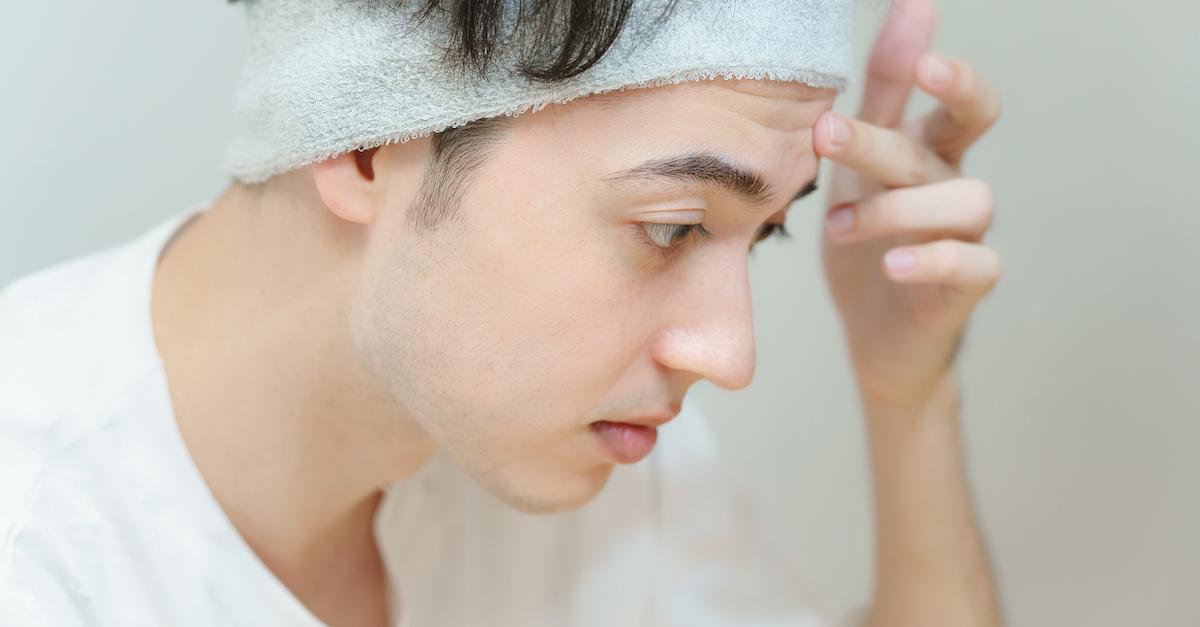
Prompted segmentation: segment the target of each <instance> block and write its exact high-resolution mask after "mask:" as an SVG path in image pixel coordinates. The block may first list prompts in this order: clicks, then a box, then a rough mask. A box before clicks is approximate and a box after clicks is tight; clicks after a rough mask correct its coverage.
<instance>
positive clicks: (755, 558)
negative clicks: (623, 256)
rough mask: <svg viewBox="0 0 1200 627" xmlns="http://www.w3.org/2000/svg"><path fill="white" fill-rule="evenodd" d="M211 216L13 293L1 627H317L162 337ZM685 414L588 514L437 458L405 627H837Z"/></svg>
mask: <svg viewBox="0 0 1200 627" xmlns="http://www.w3.org/2000/svg"><path fill="white" fill-rule="evenodd" d="M205 206H206V204H198V205H196V206H194V207H192V208H190V209H189V210H188V211H186V212H183V213H181V214H179V215H177V216H175V217H173V218H171V219H169V220H166V221H164V222H162V223H161V224H159V225H157V226H155V227H154V228H152V229H150V230H148V231H146V232H145V233H144V234H143V235H142V236H140V237H138V238H137V239H135V240H131V241H130V242H127V243H124V244H121V245H118V246H114V247H111V248H109V249H106V250H103V251H99V252H97V253H93V254H91V255H88V256H85V257H81V258H78V259H74V260H70V261H67V262H64V263H62V264H59V265H56V266H54V267H51V268H48V269H45V270H42V271H40V272H37V273H34V274H32V275H29V276H26V277H24V278H22V279H20V280H18V281H16V282H14V283H13V284H11V285H9V286H8V287H7V288H6V289H5V290H4V291H2V292H0V625H4V626H18V625H19V626H26V625H29V626H37V627H49V626H60V625H70V626H76V625H88V626H93V625H105V626H107V625H111V626H120V627H138V626H142V625H146V626H149V625H153V626H156V627H162V626H167V625H169V626H171V627H189V626H197V627H198V626H205V627H210V626H213V625H222V626H231V625H246V626H254V627H264V626H273V627H287V626H303V627H317V626H319V625H321V623H320V621H318V620H317V619H316V618H315V617H314V616H312V615H311V613H310V612H309V611H308V610H307V609H306V608H305V607H304V606H303V605H302V604H301V603H300V602H299V601H298V600H297V599H296V598H295V597H294V596H292V594H291V593H290V592H289V591H288V590H287V589H286V588H285V587H284V586H283V585H282V584H281V583H280V582H279V581H278V580H277V579H276V578H275V577H274V576H273V575H272V574H271V572H270V571H269V570H268V569H267V568H266V567H265V565H264V564H263V563H262V562H261V561H259V559H258V558H257V556H256V555H255V554H254V552H253V551H252V550H251V549H250V548H249V546H248V545H247V544H246V543H245V542H244V540H243V539H242V537H241V536H240V535H239V534H238V533H237V531H236V529H235V528H234V527H233V525H232V524H231V523H230V521H229V520H228V519H227V518H226V516H225V514H224V512H223V511H222V510H221V508H220V506H219V505H218V504H217V502H216V500H215V499H214V498H213V495H212V494H211V492H210V491H209V490H208V487H207V484H206V483H205V482H204V480H203V478H202V477H201V475H200V474H199V472H198V470H197V469H196V467H195V466H194V465H193V463H192V460H191V458H190V456H189V455H188V453H187V450H186V448H185V446H184V443H183V440H182V439H181V437H180V434H179V432H178V430H177V428H176V424H175V420H174V415H173V412H172V408H171V405H170V397H169V395H168V391H167V386H166V378H165V376H164V371H163V367H162V363H161V361H160V359H159V355H158V353H157V350H156V348H155V344H154V339H153V335H152V331H151V326H150V315H149V302H150V301H149V291H150V285H151V279H152V277H153V272H154V269H155V265H156V261H157V259H158V255H159V252H160V251H161V249H162V247H163V245H164V244H165V243H166V241H167V240H168V238H169V236H170V235H171V234H172V233H174V232H175V231H176V229H177V228H178V227H179V226H180V225H182V224H183V223H184V220H185V219H186V218H187V217H188V216H190V215H192V213H193V212H194V211H197V210H203V209H204V208H205ZM704 420H705V419H704V416H703V415H702V414H700V413H699V412H698V411H697V408H696V407H694V406H691V405H687V404H685V407H684V411H683V413H682V414H681V415H680V416H679V417H678V419H677V420H675V421H673V422H672V423H670V424H668V425H667V426H665V427H663V428H662V431H661V433H660V438H659V442H658V446H657V447H656V449H655V450H654V452H653V453H652V454H651V455H650V456H649V458H647V459H646V460H643V461H642V462H641V463H639V464H636V465H632V466H618V467H617V468H616V469H615V470H614V472H613V474H612V477H611V479H610V481H609V484H608V485H607V486H606V487H605V489H604V490H603V491H602V492H601V494H600V495H599V496H598V497H597V498H596V499H595V500H593V501H592V502H590V503H589V504H587V505H585V506H584V507H582V508H580V509H577V510H574V511H572V512H569V513H565V514H560V515H551V516H538V515H531V514H524V513H522V512H519V511H516V510H513V509H510V508H508V507H506V506H505V505H503V504H502V503H501V502H499V501H498V500H496V499H494V498H493V497H491V496H490V495H489V494H487V493H486V492H484V491H483V490H482V489H481V488H480V487H478V485H477V484H475V483H474V482H473V481H471V480H469V479H468V478H467V477H466V476H465V475H463V474H461V473H460V472H459V471H458V469H457V467H455V466H454V465H453V464H451V463H449V462H448V461H447V459H446V458H444V457H442V456H436V457H435V458H434V459H433V460H432V461H431V462H430V463H429V464H428V465H427V466H426V467H424V468H423V469H422V470H421V471H420V472H419V473H418V474H417V475H416V476H414V477H413V478H411V480H409V481H406V482H404V483H402V484H397V485H394V486H392V487H391V488H390V490H389V491H388V493H387V496H386V498H385V499H384V502H383V506H382V507H381V509H380V513H379V515H378V516H377V518H376V534H377V537H378V538H379V544H380V547H381V551H382V552H383V556H384V562H385V565H386V568H387V570H388V573H389V578H390V580H391V583H392V593H393V595H394V597H393V600H395V599H396V598H398V599H399V606H400V611H399V620H398V622H396V623H395V624H396V625H398V626H401V627H442V626H445V627H450V626H456V627H464V626H474V625H480V626H484V625H486V626H488V627H509V626H511V627H537V626H546V627H550V626H572V627H573V626H581V627H593V626H595V627H599V626H602V625H603V626H610V625H611V626H620V627H636V626H643V625H644V626H649V625H656V626H657V625H679V626H687V627H715V626H729V627H732V626H735V625H736V626H739V627H756V626H757V627H766V626H773V627H783V626H790V627H812V626H816V625H823V624H825V623H823V622H822V621H821V619H820V618H819V617H818V615H817V614H816V613H815V611H814V610H813V609H812V607H813V606H812V605H811V603H810V602H809V601H808V600H806V599H804V598H803V597H802V594H803V593H804V591H805V590H806V589H807V584H806V583H805V582H804V581H803V580H801V578H800V577H799V576H798V575H797V573H796V569H795V568H794V559H793V558H790V557H787V556H788V555H789V554H788V552H787V551H786V550H784V548H785V547H781V546H775V545H772V544H771V543H770V542H769V541H768V540H767V538H768V536H767V535H765V534H763V533H762V528H761V527H759V525H758V521H757V519H756V518H754V516H753V514H752V511H751V508H750V505H749V503H748V502H747V501H746V500H745V499H744V497H742V496H741V493H740V492H738V491H736V490H734V488H733V487H732V485H731V484H729V483H728V482H727V481H726V479H725V476H724V475H723V474H722V472H721V470H720V468H719V466H718V465H717V458H716V450H715V447H714V442H713V440H712V437H711V434H710V432H709V430H708V427H707V426H706V424H705V422H704Z"/></svg>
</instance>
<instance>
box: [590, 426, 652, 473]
mask: <svg viewBox="0 0 1200 627" xmlns="http://www.w3.org/2000/svg"><path fill="white" fill-rule="evenodd" d="M591 429H592V433H594V434H595V435H596V437H597V438H598V439H599V440H600V444H601V445H603V447H604V449H605V450H606V451H607V452H608V454H609V455H610V456H611V457H612V458H613V459H614V460H616V461H617V462H618V463H621V464H632V463H635V462H638V461H641V460H642V459H643V458H645V457H646V456H647V455H649V454H650V451H651V450H653V449H654V443H655V442H656V441H657V440H658V429H656V428H654V427H651V426H645V425H635V424H630V423H627V422H610V421H608V420H601V421H599V422H593V423H592V424H591Z"/></svg>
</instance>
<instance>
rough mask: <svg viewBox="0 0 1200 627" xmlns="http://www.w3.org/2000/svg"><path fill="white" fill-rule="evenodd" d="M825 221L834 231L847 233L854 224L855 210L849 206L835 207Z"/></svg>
mask: <svg viewBox="0 0 1200 627" xmlns="http://www.w3.org/2000/svg"><path fill="white" fill-rule="evenodd" d="M825 223H826V224H828V225H829V230H830V231H833V232H834V233H839V234H840V233H845V232H846V231H849V230H850V228H851V227H853V226H854V211H853V210H851V209H850V208H849V207H842V208H841V209H834V210H833V211H832V212H830V213H829V217H828V218H826V219H825Z"/></svg>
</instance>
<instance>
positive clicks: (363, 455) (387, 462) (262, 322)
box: [151, 185, 434, 588]
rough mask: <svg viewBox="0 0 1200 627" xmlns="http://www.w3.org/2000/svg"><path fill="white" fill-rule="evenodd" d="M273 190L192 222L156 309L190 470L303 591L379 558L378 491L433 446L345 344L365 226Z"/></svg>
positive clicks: (224, 201) (175, 244)
mask: <svg viewBox="0 0 1200 627" xmlns="http://www.w3.org/2000/svg"><path fill="white" fill-rule="evenodd" d="M277 198H278V197H276V198H272V197H269V196H267V195H266V194H262V195H259V194H255V193H251V192H249V191H247V190H246V189H244V188H242V187H241V186H237V185H235V186H233V187H231V188H230V189H229V190H227V191H226V192H225V193H224V194H222V195H221V196H220V198H218V199H217V201H216V202H214V204H213V206H212V207H211V208H210V209H209V210H207V211H206V212H204V213H202V214H201V215H199V216H197V217H196V218H195V219H194V220H193V221H192V222H191V223H190V224H189V225H188V226H187V227H185V229H184V230H183V231H182V232H181V233H180V234H179V235H178V237H177V238H175V240H174V241H172V242H171V243H170V245H169V246H168V248H167V249H166V250H165V251H164V253H163V255H162V257H161V258H160V261H159V267H158V270H157V273H156V275H155V279H154V286H153V291H152V306H151V314H152V317H153V320H154V329H155V340H156V342H157V344H158V347H159V352H160V354H161V355H162V358H163V363H164V366H165V367H166V371H167V379H168V382H169V386H170V389H171V400H172V404H173V406H174V409H175V414H176V420H177V421H178V424H179V428H180V431H181V432H182V434H183V438H184V440H185V442H186V443H187V446H188V449H189V452H190V453H191V455H192V457H193V459H194V461H195V463H196V465H197V467H198V468H199V469H200V472H201V474H202V475H203V476H204V478H205V480H206V481H207V482H208V484H209V487H210V488H211V490H212V491H213V493H214V494H215V495H216V497H217V500H218V501H219V502H220V504H221V506H222V508H223V509H224V510H225V511H226V513H227V514H228V515H229V517H230V519H231V520H232V521H233V523H234V525H235V526H236V527H237V528H238V530H239V531H240V532H241V533H242V535H243V536H244V537H245V538H246V540H247V542H248V543H249V544H250V545H251V546H252V547H253V548H254V549H255V551H256V552H257V553H258V554H259V556H260V557H261V558H262V559H263V560H264V562H266V563H267V565H268V566H269V567H271V568H272V570H274V571H275V572H276V574H277V575H279V576H280V578H281V579H283V580H284V581H285V583H286V582H288V580H289V579H291V580H292V581H293V582H298V583H297V585H299V586H300V587H304V584H303V583H299V582H300V580H302V579H304V578H305V577H314V576H320V575H317V574H325V573H331V574H332V573H336V572H337V571H338V566H339V563H341V562H344V561H346V560H348V559H349V560H355V559H359V557H356V556H363V555H367V554H369V555H370V556H371V557H372V558H375V557H376V554H375V547H374V541H373V535H372V534H371V533H370V530H371V523H372V521H373V517H374V512H375V509H376V507H377V505H378V501H379V494H380V488H381V487H383V486H384V485H385V484H387V483H389V482H394V481H400V480H403V479H405V478H406V477H408V476H409V475H411V474H412V473H414V472H415V471H416V470H417V469H418V468H419V467H420V466H421V465H422V464H423V463H424V462H425V461H426V460H427V459H428V458H429V456H430V455H431V454H432V453H433V450H434V449H433V446H432V444H431V443H430V442H429V440H428V438H427V437H426V436H425V434H424V433H423V431H422V430H421V429H420V428H419V427H418V426H416V424H415V423H414V421H413V420H412V419H411V417H409V416H408V414H407V413H406V411H405V410H404V408H403V407H402V406H401V404H400V403H399V402H397V400H396V399H394V398H393V397H391V396H390V395H388V394H386V393H385V391H384V390H382V389H381V388H380V386H379V384H378V383H377V381H376V380H375V379H374V378H373V377H372V376H370V375H369V373H367V372H366V371H365V370H364V369H363V368H362V366H361V364H360V363H359V361H358V360H357V359H356V358H355V357H354V355H353V353H352V351H351V350H350V342H349V339H348V337H349V336H348V331H347V328H348V327H347V308H348V307H347V304H348V303H349V299H350V295H351V294H350V290H351V289H352V288H353V286H354V285H355V278H356V276H355V272H356V271H357V268H358V255H359V251H361V250H362V247H363V239H364V238H365V237H366V232H365V230H364V227H362V226H361V225H353V224H349V223H346V222H344V221H342V220H339V219H338V218H337V217H336V216H334V215H333V214H331V213H330V212H329V211H328V210H326V209H325V208H324V207H320V206H315V205H313V204H311V203H310V204H306V203H296V202H287V201H281V200H279V199H277ZM364 529H365V530H366V531H367V533H364ZM294 587H295V586H293V588H294Z"/></svg>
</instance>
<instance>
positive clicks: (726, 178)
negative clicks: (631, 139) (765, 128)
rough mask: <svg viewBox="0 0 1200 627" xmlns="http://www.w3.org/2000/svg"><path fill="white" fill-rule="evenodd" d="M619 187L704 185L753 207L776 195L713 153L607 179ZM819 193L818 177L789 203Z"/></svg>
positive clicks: (762, 180) (757, 177) (760, 179)
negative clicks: (636, 185)
mask: <svg viewBox="0 0 1200 627" xmlns="http://www.w3.org/2000/svg"><path fill="white" fill-rule="evenodd" d="M605 178H607V179H609V180H611V181H613V182H616V183H618V184H621V183H633V184H636V183H638V182H667V183H701V184H704V185H715V186H718V187H721V188H724V189H726V190H728V191H730V192H733V193H734V194H736V195H738V196H740V197H742V198H743V199H744V200H746V201H748V202H749V203H750V204H752V205H758V206H763V205H768V204H770V203H771V202H772V201H773V200H774V198H775V194H774V193H773V192H772V191H771V186H770V185H768V184H767V180H766V177H764V176H763V175H761V174H759V173H758V172H755V171H754V170H751V169H749V168H747V167H745V166H742V165H738V164H737V163H735V162H733V161H732V160H730V159H728V158H727V157H725V156H723V155H719V154H715V153H711V152H691V153H686V154H681V155H676V156H672V157H662V158H658V159H651V160H649V161H646V162H644V163H640V164H638V165H635V166H633V167H631V168H627V169H624V170H620V171H618V172H614V173H612V174H610V175H608V176H607V177H605ZM815 191H817V176H813V179H812V180H811V181H809V182H808V184H807V185H805V186H804V188H803V189H801V190H800V193H798V194H796V196H795V197H793V198H792V200H791V201H790V202H789V203H788V204H789V205H790V204H791V203H792V202H796V201H797V200H800V199H801V198H804V197H805V196H807V195H809V194H811V193H813V192H815Z"/></svg>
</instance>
